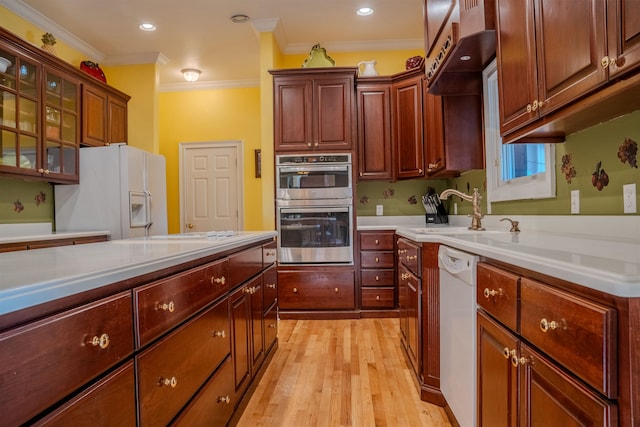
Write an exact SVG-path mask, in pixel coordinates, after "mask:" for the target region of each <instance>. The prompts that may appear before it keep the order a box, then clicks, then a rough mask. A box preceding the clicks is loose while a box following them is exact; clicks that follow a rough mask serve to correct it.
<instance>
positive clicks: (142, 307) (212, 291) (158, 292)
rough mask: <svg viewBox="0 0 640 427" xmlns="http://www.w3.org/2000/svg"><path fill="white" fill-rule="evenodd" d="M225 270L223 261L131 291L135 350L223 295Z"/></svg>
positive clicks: (227, 272) (225, 266) (224, 291)
mask: <svg viewBox="0 0 640 427" xmlns="http://www.w3.org/2000/svg"><path fill="white" fill-rule="evenodd" d="M228 269H229V265H228V262H227V260H226V259H225V260H222V261H216V262H214V263H211V264H207V265H205V266H202V267H198V268H195V269H193V270H189V271H185V272H183V273H180V274H177V275H175V276H172V277H169V278H167V279H164V280H160V281H158V282H153V283H150V284H148V285H145V286H141V287H139V288H136V289H134V291H133V295H134V299H135V305H136V311H135V316H136V332H137V333H136V341H137V345H138V347H143V346H145V345H146V344H148V343H149V342H150V341H152V340H153V339H155V338H157V337H158V336H160V335H162V334H163V333H164V332H166V331H168V330H169V329H171V328H172V327H174V326H176V325H177V324H179V323H180V322H182V321H184V320H186V319H187V318H188V317H189V316H191V315H192V314H193V313H195V312H197V311H198V310H200V309H202V308H204V307H205V306H207V305H208V304H210V303H212V302H213V301H214V300H215V299H216V298H218V297H219V296H221V295H223V294H225V293H226V292H227V291H228V290H229V283H228V277H229V271H228Z"/></svg>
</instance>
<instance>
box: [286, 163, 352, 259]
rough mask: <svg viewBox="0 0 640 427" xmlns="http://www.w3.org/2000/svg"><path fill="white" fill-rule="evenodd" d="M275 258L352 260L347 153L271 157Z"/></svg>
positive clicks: (350, 204) (350, 173) (349, 168)
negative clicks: (273, 167) (274, 180)
mask: <svg viewBox="0 0 640 427" xmlns="http://www.w3.org/2000/svg"><path fill="white" fill-rule="evenodd" d="M276 225H277V229H278V234H279V239H278V261H279V262H280V263H284V264H353V184H352V164H351V154H349V153H339V154H331V153H329V154H287V155H277V156H276Z"/></svg>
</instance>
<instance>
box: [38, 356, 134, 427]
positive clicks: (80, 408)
mask: <svg viewBox="0 0 640 427" xmlns="http://www.w3.org/2000/svg"><path fill="white" fill-rule="evenodd" d="M135 389H136V386H135V379H134V374H133V361H129V362H127V363H126V364H125V365H124V366H122V367H120V368H118V369H117V370H116V371H115V372H113V373H111V374H109V375H108V376H107V377H106V378H104V379H102V380H100V381H99V382H97V383H96V384H94V385H92V386H91V387H89V388H88V389H87V390H85V391H83V392H81V393H80V394H79V395H78V396H77V397H75V398H74V399H72V400H71V401H70V402H67V403H65V404H64V405H63V406H62V407H60V408H58V409H56V410H55V412H53V413H51V414H50V415H48V416H47V417H45V418H43V419H41V420H39V421H37V422H35V423H34V424H33V425H34V426H83V425H84V426H88V425H94V426H102V427H111V426H112V427H128V426H131V427H135V425H136V396H135Z"/></svg>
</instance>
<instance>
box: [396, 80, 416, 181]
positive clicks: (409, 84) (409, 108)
mask: <svg viewBox="0 0 640 427" xmlns="http://www.w3.org/2000/svg"><path fill="white" fill-rule="evenodd" d="M423 79H424V76H423V74H420V75H416V76H413V77H411V78H407V79H405V80H401V81H398V82H396V83H394V84H393V123H394V131H393V135H394V144H395V147H396V151H395V154H396V156H395V163H396V177H397V178H417V177H421V176H424V135H423V122H422V114H423V107H422V92H423Z"/></svg>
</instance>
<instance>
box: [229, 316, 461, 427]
mask: <svg viewBox="0 0 640 427" xmlns="http://www.w3.org/2000/svg"><path fill="white" fill-rule="evenodd" d="M278 328H279V329H278V339H279V347H278V349H277V351H276V354H275V355H274V358H273V360H272V361H271V364H270V365H269V367H268V368H267V370H266V371H265V374H264V376H263V377H262V378H261V380H260V382H259V384H258V386H257V388H256V390H255V392H254V394H253V396H252V397H251V400H250V401H249V403H248V406H247V408H246V409H245V411H244V413H243V415H242V417H241V418H240V420H239V422H238V424H237V425H238V426H240V427H258V426H273V427H289V426H291V427H303V426H309V427H316V426H317V427H338V426H352V427H369V426H389V427H400V426H412V427H413V426H416V427H421V426H428V427H442V426H450V424H449V422H448V421H447V416H446V414H445V412H444V410H443V409H442V408H439V407H437V406H435V405H431V404H428V403H425V402H422V401H421V400H420V397H419V393H418V390H417V386H416V382H415V380H414V379H413V378H412V375H413V373H412V371H411V369H410V368H409V367H408V365H407V363H406V361H405V359H404V356H403V354H402V349H401V346H400V337H399V324H398V319H397V318H396V319H357V320H280V322H279V324H278Z"/></svg>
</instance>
